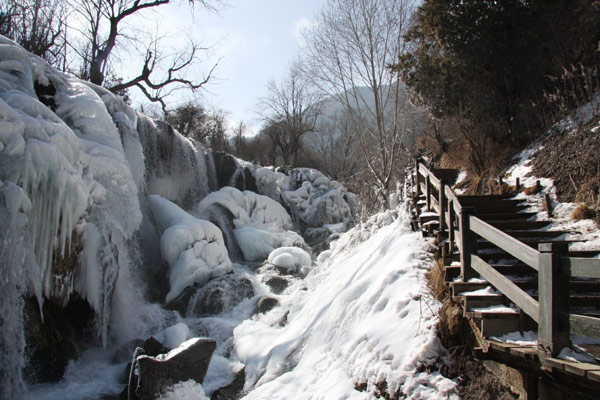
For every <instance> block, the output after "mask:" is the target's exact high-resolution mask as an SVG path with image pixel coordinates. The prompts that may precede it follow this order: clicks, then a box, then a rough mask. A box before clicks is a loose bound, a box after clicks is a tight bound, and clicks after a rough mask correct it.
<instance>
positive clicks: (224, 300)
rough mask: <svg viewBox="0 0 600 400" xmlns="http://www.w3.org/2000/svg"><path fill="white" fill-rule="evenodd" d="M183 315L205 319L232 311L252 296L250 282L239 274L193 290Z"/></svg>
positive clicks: (217, 279) (221, 278) (252, 290)
mask: <svg viewBox="0 0 600 400" xmlns="http://www.w3.org/2000/svg"><path fill="white" fill-rule="evenodd" d="M194 289H195V291H194V294H193V295H192V296H191V298H190V300H189V304H188V306H187V308H186V312H185V315H186V316H187V317H205V316H210V315H218V314H222V313H224V312H229V311H231V310H233V308H234V307H235V306H237V305H238V304H239V303H240V302H242V301H243V300H245V299H249V298H251V297H253V296H254V288H253V287H252V282H251V281H250V280H249V279H248V278H246V277H244V276H243V275H239V274H227V275H225V276H222V277H220V278H216V279H213V280H211V281H209V282H208V283H207V284H206V285H204V286H202V287H200V288H194Z"/></svg>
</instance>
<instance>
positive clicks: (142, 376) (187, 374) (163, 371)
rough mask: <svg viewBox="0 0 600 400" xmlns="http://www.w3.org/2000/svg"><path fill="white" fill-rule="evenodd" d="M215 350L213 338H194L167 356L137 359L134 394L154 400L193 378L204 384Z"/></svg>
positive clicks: (145, 356)
mask: <svg viewBox="0 0 600 400" xmlns="http://www.w3.org/2000/svg"><path fill="white" fill-rule="evenodd" d="M216 347H217V342H216V340H214V339H207V338H195V339H190V340H188V341H187V342H185V343H184V344H182V345H181V346H180V347H178V348H177V349H175V350H172V351H170V352H169V353H167V354H165V355H160V356H158V357H151V356H148V355H140V356H138V357H136V359H135V366H134V370H135V371H136V374H137V384H136V387H135V391H134V392H135V395H136V396H137V398H139V399H141V400H146V399H155V398H156V397H158V395H159V394H160V393H163V392H164V391H165V390H166V389H167V388H168V387H169V386H172V385H174V384H176V383H179V382H185V381H188V380H190V379H193V380H194V381H196V382H198V383H202V382H203V381H204V377H205V376H206V371H207V370H208V366H209V363H210V360H211V358H212V354H213V352H214V351H215V349H216Z"/></svg>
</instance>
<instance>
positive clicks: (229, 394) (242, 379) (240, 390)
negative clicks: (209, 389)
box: [210, 368, 246, 400]
mask: <svg viewBox="0 0 600 400" xmlns="http://www.w3.org/2000/svg"><path fill="white" fill-rule="evenodd" d="M245 383H246V371H245V370H244V368H242V369H241V370H240V371H239V372H238V373H237V374H235V378H233V381H231V383H230V384H229V385H227V386H223V387H222V388H219V389H217V390H215V391H214V392H213V394H212V396H210V398H211V400H233V399H240V398H242V397H243V394H244V384H245Z"/></svg>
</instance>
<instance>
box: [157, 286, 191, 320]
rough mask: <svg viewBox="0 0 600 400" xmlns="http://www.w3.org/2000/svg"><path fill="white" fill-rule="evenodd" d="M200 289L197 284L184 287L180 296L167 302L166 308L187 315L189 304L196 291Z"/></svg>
mask: <svg viewBox="0 0 600 400" xmlns="http://www.w3.org/2000/svg"><path fill="white" fill-rule="evenodd" d="M197 290H198V287H197V286H188V287H186V288H185V289H183V292H181V293H180V294H179V296H177V297H175V298H174V299H173V300H171V301H170V302H168V303H167V304H166V306H165V307H166V308H167V309H168V310H174V311H178V312H179V314H181V315H182V316H185V313H186V311H187V308H188V304H189V303H190V299H191V298H192V296H193V295H194V293H195V292H196V291H197Z"/></svg>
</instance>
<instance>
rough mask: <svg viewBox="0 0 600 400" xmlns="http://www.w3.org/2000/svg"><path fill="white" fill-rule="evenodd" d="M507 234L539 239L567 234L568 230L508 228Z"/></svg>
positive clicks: (519, 237)
mask: <svg viewBox="0 0 600 400" xmlns="http://www.w3.org/2000/svg"><path fill="white" fill-rule="evenodd" d="M505 233H506V234H507V235H509V236H512V237H514V238H517V239H527V238H539V239H545V238H547V239H554V238H558V237H560V236H562V235H565V234H569V233H571V232H568V231H531V230H526V231H523V230H510V231H508V232H505Z"/></svg>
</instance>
